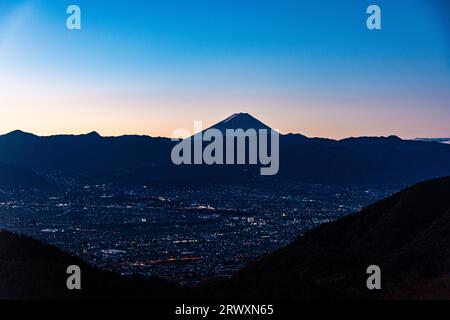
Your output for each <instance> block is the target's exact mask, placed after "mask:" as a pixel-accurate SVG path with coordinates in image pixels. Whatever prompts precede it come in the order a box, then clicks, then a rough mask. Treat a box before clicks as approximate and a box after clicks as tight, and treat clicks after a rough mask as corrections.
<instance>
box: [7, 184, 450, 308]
mask: <svg viewBox="0 0 450 320" xmlns="http://www.w3.org/2000/svg"><path fill="white" fill-rule="evenodd" d="M449 234H450V177H447V178H440V179H434V180H430V181H426V182H423V183H420V184H417V185H415V186H412V187H410V188H407V189H405V190H403V191H401V192H399V193H397V194H395V195H393V196H391V197H389V198H387V199H385V200H382V201H379V202H377V203H375V204H373V205H371V206H369V207H367V208H366V209H364V210H362V211H360V212H358V213H355V214H353V215H350V216H347V217H345V218H342V219H340V220H338V221H336V222H332V223H328V224H325V225H322V226H320V227H318V228H315V229H313V230H311V231H309V232H307V233H306V234H305V235H303V236H301V237H299V238H298V239H297V240H296V241H295V242H294V243H292V244H291V245H288V246H287V247H285V248H282V249H280V250H278V251H276V252H274V253H272V254H270V255H268V256H266V257H262V258H260V259H258V260H256V261H254V262H253V263H251V264H250V265H248V266H247V267H245V268H244V269H242V270H241V271H239V272H237V273H236V274H235V275H234V276H233V278H232V279H230V280H214V281H210V282H208V283H204V284H202V285H200V286H198V287H195V288H181V287H178V286H176V285H174V284H171V283H169V282H166V281H163V280H158V279H150V280H143V279H129V278H124V277H121V276H119V275H116V274H113V273H109V272H103V271H100V270H98V269H96V268H93V267H91V266H89V265H87V264H85V263H83V262H82V261H81V260H79V259H78V258H74V257H72V256H70V255H68V254H66V253H64V252H61V251H60V250H58V249H56V248H54V247H52V246H49V245H45V244H43V243H41V242H39V241H36V240H33V239H31V238H28V237H24V236H17V235H14V234H11V233H9V232H0V298H9V299H11V298H17V299H78V298H80V299H82V298H86V299H102V298H128V299H136V298H138V299H153V300H155V299H156V300H172V301H176V300H177V299H178V301H185V302H186V301H193V300H194V301H195V300H200V301H203V300H214V299H226V300H227V301H245V300H247V301H248V300H250V301H255V300H264V301H270V300H267V299H292V300H299V299H397V298H398V299H400V298H401V299H430V298H438V299H449V298H450V280H449V279H450V238H449V236H448V235H449ZM72 264H76V265H79V266H80V267H81V269H82V276H83V278H82V279H83V282H82V286H83V289H82V290H81V291H76V292H72V291H68V290H66V286H65V281H66V268H67V266H68V265H72ZM373 264H375V265H378V266H380V268H381V271H382V275H381V279H382V290H378V291H369V290H367V288H366V279H367V274H366V268H367V267H368V266H369V265H373ZM179 299H181V300H179Z"/></svg>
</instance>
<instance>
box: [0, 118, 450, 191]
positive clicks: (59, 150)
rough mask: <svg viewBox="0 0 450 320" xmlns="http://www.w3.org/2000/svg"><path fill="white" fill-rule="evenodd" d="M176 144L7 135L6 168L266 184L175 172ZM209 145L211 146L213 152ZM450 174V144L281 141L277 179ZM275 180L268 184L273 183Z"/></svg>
mask: <svg viewBox="0 0 450 320" xmlns="http://www.w3.org/2000/svg"><path fill="white" fill-rule="evenodd" d="M212 127H213V128H217V129H219V130H221V131H224V130H226V129H237V128H241V129H244V130H247V129H249V128H251V127H253V128H255V129H270V128H269V127H268V126H267V125H265V124H263V123H262V122H260V121H259V120H257V119H255V118H253V117H252V116H251V115H249V114H246V113H239V114H234V115H232V116H231V117H229V118H227V119H225V120H224V121H221V122H219V123H217V124H216V125H214V126H212ZM175 144H176V142H174V141H171V140H170V139H168V138H152V137H148V136H136V135H130V136H120V137H102V136H100V135H99V134H98V133H96V132H92V133H90V134H86V135H57V136H49V137H39V136H35V135H32V134H27V133H24V132H21V131H15V132H12V133H9V134H7V135H3V136H0V162H3V163H5V164H10V165H14V166H20V167H23V168H27V169H29V170H32V171H34V172H36V173H38V174H41V175H46V174H54V173H58V174H63V175H68V176H74V177H77V178H80V179H85V180H87V181H101V182H118V183H129V184H139V185H142V184H146V185H151V184H176V183H180V184H183V185H184V184H193V183H195V184H204V183H245V182H248V181H255V180H260V179H265V178H264V177H263V178H262V177H261V176H260V174H259V168H260V165H239V166H207V165H196V166H194V165H190V166H189V165H188V166H175V165H173V164H172V162H171V158H170V154H171V150H172V147H173V146H174V145H175ZM206 144H207V143H204V145H206ZM449 174H450V145H447V144H442V143H437V142H424V141H412V140H402V139H400V138H398V137H395V136H390V137H360V138H349V139H343V140H332V139H323V138H308V137H305V136H303V135H300V134H288V135H280V171H279V172H278V174H277V175H276V176H272V177H269V178H270V179H282V180H292V181H300V182H310V183H326V184H365V183H367V184H375V183H414V182H418V181H422V180H425V179H429V178H434V177H439V176H446V175H449ZM266 179H267V177H266Z"/></svg>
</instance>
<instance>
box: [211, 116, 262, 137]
mask: <svg viewBox="0 0 450 320" xmlns="http://www.w3.org/2000/svg"><path fill="white" fill-rule="evenodd" d="M210 128H214V129H218V130H220V131H221V132H222V133H223V134H225V131H226V130H227V129H234V130H236V129H243V130H248V129H254V130H256V131H258V130H262V129H265V130H271V128H270V127H269V126H267V125H266V124H264V123H262V122H261V121H259V120H258V119H256V118H254V117H253V116H251V115H250V114H248V113H244V112H241V113H235V114H233V115H231V116H230V117H228V118H226V119H225V120H222V121H220V122H219V123H216V124H215V125H213V126H211V127H210ZM210 128H208V129H210Z"/></svg>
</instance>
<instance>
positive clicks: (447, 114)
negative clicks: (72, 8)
mask: <svg viewBox="0 0 450 320" xmlns="http://www.w3.org/2000/svg"><path fill="white" fill-rule="evenodd" d="M70 4H77V5H79V6H80V7H81V10H82V30H81V31H69V30H68V29H66V26H65V24H66V18H67V14H66V8H67V6H68V5H70ZM370 4H378V5H379V6H380V7H381V9H382V30H381V31H369V30H368V29H367V28H366V18H367V15H366V13H365V11H366V8H367V6H368V5H370ZM235 112H249V113H251V114H252V115H254V116H255V117H257V118H259V119H260V120H262V121H263V122H265V123H267V124H268V125H270V126H272V127H273V128H277V129H279V130H281V132H283V133H287V132H298V133H303V134H306V135H308V136H322V137H332V138H343V137H347V136H361V135H391V134H396V135H399V136H401V137H404V138H414V137H441V136H450V5H449V2H448V1H446V0H442V1H441V0H431V1H430V0H404V1H402V0H395V1H392V0H371V1H365V0H339V1H338V0H335V1H331V0H322V1H300V0H297V1H287V0H273V1H265V0H240V1H237V0H214V1H213V0H190V1H189V0H177V1H175V0H164V1H162V0H160V1H140V0H139V1H138V0H134V1H92V0H90V1H88V0H72V1H65V0H45V1H39V0H36V1H32V0H29V1H20V0H15V1H12V0H0V133H6V132H9V131H12V130H15V129H21V130H24V131H28V132H33V133H36V134H40V135H49V134H56V133H86V132H89V131H93V130H96V131H98V132H99V133H101V134H102V135H120V134H125V133H128V134H131V133H136V134H147V135H152V136H158V135H161V136H170V135H171V132H172V131H173V130H175V129H177V128H187V129H190V130H192V126H193V121H194V120H202V121H204V123H205V126H207V125H211V124H213V123H215V122H217V121H220V120H222V119H224V118H226V117H227V116H229V115H230V114H232V113H235Z"/></svg>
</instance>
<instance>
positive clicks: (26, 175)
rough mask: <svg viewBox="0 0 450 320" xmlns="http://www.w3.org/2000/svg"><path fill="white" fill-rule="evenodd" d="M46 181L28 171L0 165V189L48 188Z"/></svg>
mask: <svg viewBox="0 0 450 320" xmlns="http://www.w3.org/2000/svg"><path fill="white" fill-rule="evenodd" d="M48 186H50V184H49V183H48V182H47V180H46V179H45V178H43V177H41V176H39V175H37V174H36V173H34V172H33V171H31V170H29V169H24V168H20V167H16V166H11V165H6V164H4V163H0V188H41V187H48Z"/></svg>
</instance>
